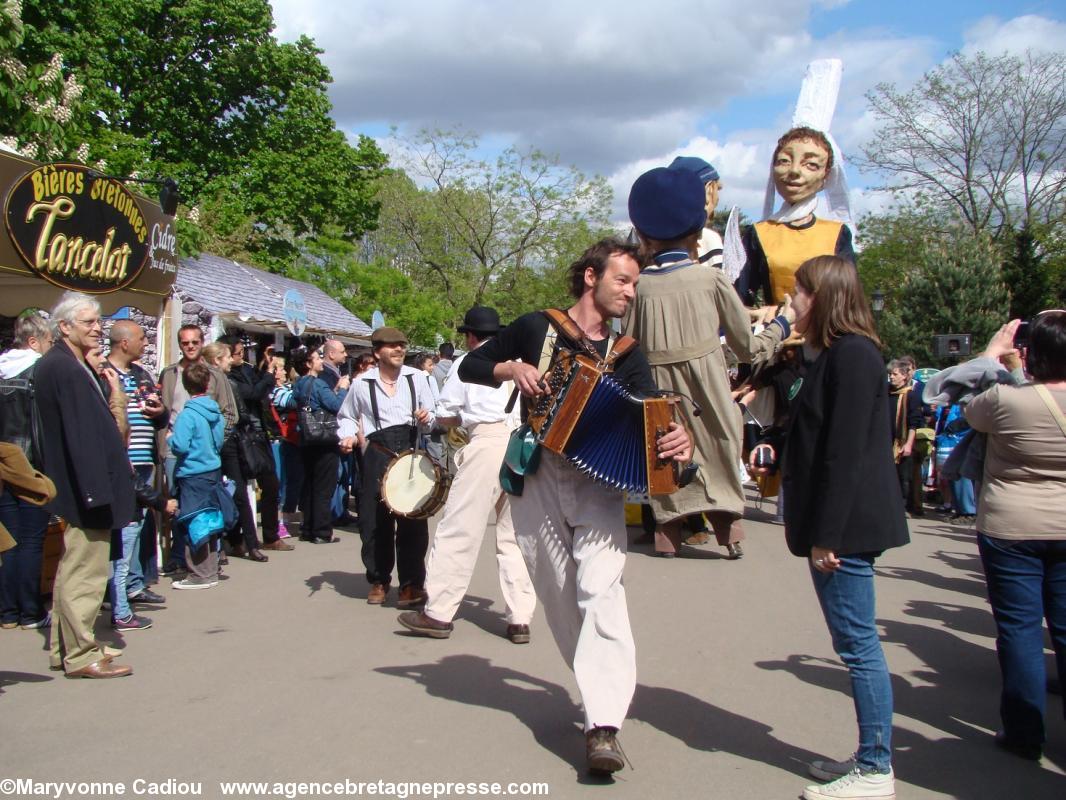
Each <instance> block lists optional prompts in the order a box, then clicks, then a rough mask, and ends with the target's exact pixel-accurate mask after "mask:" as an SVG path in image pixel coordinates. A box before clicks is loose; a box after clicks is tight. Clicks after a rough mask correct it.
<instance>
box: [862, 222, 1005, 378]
mask: <svg viewBox="0 0 1066 800" xmlns="http://www.w3.org/2000/svg"><path fill="white" fill-rule="evenodd" d="M916 257H917V262H916V265H915V268H914V270H913V271H911V272H909V273H908V274H907V275H906V276H905V278H904V280H903V282H902V285H901V286H900V287H899V288H898V290H897V292H896V294H895V296H894V298H893V300H892V301H891V302H890V303H888V304H886V308H885V312H884V314H883V315H882V318H881V320H880V324H879V328H880V332H881V336H882V338H883V339H884V343H885V346H886V352H887V353H888V354H890V355H899V354H902V353H913V354H914V356H915V357H916V358H917V359H918V362H919V365H920V366H938V367H944V366H948V365H949V364H950V363H952V362H951V361H950V360H941V359H937V358H935V357H934V356H933V352H932V340H933V336H934V335H936V334H946V333H969V334H972V335H973V342H974V346H975V347H983V346H984V344H985V342H987V341H988V339H989V338H990V337H991V336H992V334H993V333H994V332H995V331H996V329H997V328H999V326H1000V325H1002V324H1003V323H1004V322H1005V321H1006V320H1007V319H1008V318H1009V311H1010V296H1009V294H1008V292H1007V287H1006V285H1005V284H1004V283H1003V280H1002V272H1001V255H1000V251H999V249H998V248H997V247H996V245H995V244H994V243H993V242H992V240H991V238H990V237H989V236H988V235H987V234H982V233H976V234H975V233H973V231H972V230H970V229H969V227H968V226H967V225H966V224H965V223H959V224H956V225H955V226H953V227H952V228H951V229H949V230H946V231H944V232H943V233H941V234H940V235H927V236H926V237H925V239H924V240H923V241H922V242H920V243H919V244H918V246H917V250H916Z"/></svg>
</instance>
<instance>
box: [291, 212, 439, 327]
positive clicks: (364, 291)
mask: <svg viewBox="0 0 1066 800" xmlns="http://www.w3.org/2000/svg"><path fill="white" fill-rule="evenodd" d="M332 233H333V235H325V236H320V237H318V238H317V239H315V240H314V241H311V242H308V243H307V246H306V247H305V248H304V250H303V252H302V254H301V256H300V259H299V261H298V263H297V264H296V266H295V267H294V268H293V269H292V270H291V274H292V276H293V277H294V278H297V279H298V280H303V281H307V282H308V283H313V284H314V285H315V286H318V287H319V288H320V289H322V290H323V291H324V292H326V294H328V295H329V296H330V297H333V298H334V299H336V300H337V301H338V302H340V303H341V304H342V305H343V306H344V307H345V308H347V309H348V310H349V311H351V312H352V313H353V314H355V315H356V316H358V317H359V318H360V319H363V320H366V321H368V322H369V321H370V318H371V316H372V315H373V313H374V311H376V310H380V311H381V312H382V313H383V314H384V315H385V319H386V321H387V322H388V324H389V325H392V326H393V327H396V328H399V329H400V330H402V331H404V332H405V333H406V334H407V336H408V337H409V338H410V339H411V342H412V343H413V344H415V345H422V346H434V345H435V344H436V337H437V336H438V335H443V336H444V337H445V338H450V336H449V334H450V335H452V336H454V331H453V329H451V328H450V327H449V326H450V325H451V309H449V308H448V307H447V306H446V305H445V304H444V303H443V302H441V299H440V297H439V295H438V293H436V292H434V291H432V290H429V289H426V288H425V287H424V286H420V285H418V283H417V282H416V281H414V280H412V279H411V277H410V276H409V275H406V274H404V272H403V271H402V270H399V269H397V268H396V267H394V266H392V265H390V264H387V263H383V262H380V261H377V262H372V263H369V264H362V263H359V262H358V261H356V259H355V253H354V249H353V247H352V245H351V243H350V242H348V241H346V240H345V239H344V238H341V237H340V236H339V235H338V232H337V231H333V232H332Z"/></svg>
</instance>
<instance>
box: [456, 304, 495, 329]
mask: <svg viewBox="0 0 1066 800" xmlns="http://www.w3.org/2000/svg"><path fill="white" fill-rule="evenodd" d="M456 330H457V331H459V333H480V334H493V333H499V332H500V315H499V314H497V313H496V309H495V308H489V307H488V306H474V307H473V308H471V309H470V310H469V311H467V312H466V316H465V317H464V318H463V324H462V325H460V326H459V327H458V328H456Z"/></svg>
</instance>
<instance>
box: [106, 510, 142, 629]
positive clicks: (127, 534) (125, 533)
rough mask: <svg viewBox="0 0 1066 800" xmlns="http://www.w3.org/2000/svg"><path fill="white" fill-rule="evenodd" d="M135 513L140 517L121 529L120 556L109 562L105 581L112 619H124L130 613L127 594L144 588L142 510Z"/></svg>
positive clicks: (131, 611) (135, 592)
mask: <svg viewBox="0 0 1066 800" xmlns="http://www.w3.org/2000/svg"><path fill="white" fill-rule="evenodd" d="M137 513H138V514H140V517H139V518H138V519H135V520H133V522H131V523H130V524H129V525H127V526H126V527H125V528H123V529H122V558H116V559H115V560H114V561H112V562H111V577H110V579H109V580H108V582H107V590H108V593H109V594H110V595H111V619H112V620H116V619H125V618H126V617H128V616H129V615H130V614H132V613H133V610H132V609H131V608H130V601H129V595H131V594H137V592H139V591H141V589H143V588H144V575H143V574H141V559H140V550H141V528H143V527H144V511H143V510H142V509H137ZM135 572H136V577H135V575H134V573H135Z"/></svg>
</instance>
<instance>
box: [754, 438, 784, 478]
mask: <svg viewBox="0 0 1066 800" xmlns="http://www.w3.org/2000/svg"><path fill="white" fill-rule="evenodd" d="M759 451H762V452H764V453H767V455H766V456H765V458H766V463H765V464H763V465H757V464H756V463H755V459H756V454H757V453H758V452H759ZM776 461H777V453H776V452H774V448H773V446H772V445H768V444H759V445H756V446H755V447H753V448H752V449H751V454H750V455H749V456H748V472H749V473H751V474H752V475H769V474H770V469H771V467H772V465H773V464H774V462H776Z"/></svg>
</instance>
